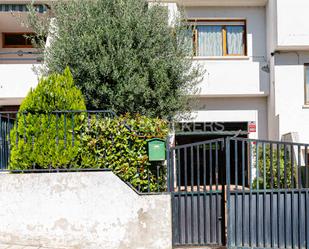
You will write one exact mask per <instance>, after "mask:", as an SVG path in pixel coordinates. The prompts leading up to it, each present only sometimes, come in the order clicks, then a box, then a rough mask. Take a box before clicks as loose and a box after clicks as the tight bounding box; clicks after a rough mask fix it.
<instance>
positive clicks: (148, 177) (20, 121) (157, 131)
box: [9, 68, 168, 191]
mask: <svg viewBox="0 0 309 249" xmlns="http://www.w3.org/2000/svg"><path fill="white" fill-rule="evenodd" d="M85 109H86V108H85V103H84V99H83V96H82V94H81V92H80V90H79V89H78V88H76V87H75V85H74V82H73V78H72V75H71V73H70V70H69V69H68V68H67V69H66V70H65V71H64V73H63V74H61V75H59V74H52V75H50V76H49V77H47V78H44V79H42V80H41V81H40V82H39V84H38V86H37V88H35V89H34V90H32V91H30V93H29V94H28V96H27V97H26V99H25V100H24V101H23V103H22V105H21V107H20V111H19V113H18V116H17V121H16V122H15V125H14V127H13V129H12V130H11V133H10V147H11V155H10V163H9V169H10V170H11V171H20V170H29V169H62V170H66V169H82V168H83V169H89V168H92V169H93V168H97V169H101V168H109V169H111V170H112V171H113V172H114V173H115V174H117V175H118V176H119V177H120V178H121V179H122V180H124V181H126V182H129V183H130V184H132V185H133V186H134V187H136V188H137V189H139V190H141V191H148V190H149V191H154V190H161V191H162V190H165V187H166V167H160V168H158V166H162V165H160V164H157V165H155V164H150V163H149V160H148V156H147V139H150V138H153V137H158V138H163V139H165V138H166V136H167V134H168V128H167V122H165V121H163V120H161V119H158V118H148V117H146V116H140V115H135V116H130V115H129V114H127V115H123V116H120V117H114V118H110V117H109V118H108V117H106V116H105V115H103V114H100V113H94V114H89V113H88V114H87V113H86V110H85ZM56 110H83V111H82V112H70V113H69V112H60V113H59V112H57V113H55V111H56ZM158 169H159V170H160V171H159V173H160V174H159V176H158V174H157V173H158Z"/></svg>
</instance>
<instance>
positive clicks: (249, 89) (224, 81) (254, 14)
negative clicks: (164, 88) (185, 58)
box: [185, 7, 269, 96]
mask: <svg viewBox="0 0 309 249" xmlns="http://www.w3.org/2000/svg"><path fill="white" fill-rule="evenodd" d="M185 12H186V17H187V18H190V19H191V18H192V19H194V18H205V19H214V18H220V19H226V18H236V19H237V18H238V19H246V20H247V50H248V56H241V57H234V58H233V57H196V58H195V61H196V63H199V64H200V65H203V67H204V68H205V70H206V72H205V74H204V77H203V81H202V82H201V84H200V85H199V87H200V89H201V91H200V94H201V95H203V96H213V95H217V96H225V95H227V96H241V95H242V96H267V95H268V93H269V80H268V79H269V75H268V73H266V72H264V71H262V70H261V67H263V66H265V65H267V60H266V23H265V8H264V7H187V8H185Z"/></svg>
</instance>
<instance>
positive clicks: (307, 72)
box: [305, 64, 309, 105]
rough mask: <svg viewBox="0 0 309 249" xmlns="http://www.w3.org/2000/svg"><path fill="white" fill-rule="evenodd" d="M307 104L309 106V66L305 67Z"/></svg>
mask: <svg viewBox="0 0 309 249" xmlns="http://www.w3.org/2000/svg"><path fill="white" fill-rule="evenodd" d="M305 104H306V105H309V64H306V65H305Z"/></svg>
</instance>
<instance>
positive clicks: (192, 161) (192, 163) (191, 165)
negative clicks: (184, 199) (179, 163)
mask: <svg viewBox="0 0 309 249" xmlns="http://www.w3.org/2000/svg"><path fill="white" fill-rule="evenodd" d="M190 153H191V154H190V158H191V160H190V167H191V168H190V169H191V177H190V178H191V192H193V191H194V190H193V188H194V169H193V167H194V160H193V155H194V153H193V146H190Z"/></svg>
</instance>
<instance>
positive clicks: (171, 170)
mask: <svg viewBox="0 0 309 249" xmlns="http://www.w3.org/2000/svg"><path fill="white" fill-rule="evenodd" d="M170 151H171V155H170V159H169V160H170V161H171V168H170V173H171V175H170V179H171V186H170V190H171V191H172V192H174V191H175V188H174V187H175V161H174V160H175V154H174V153H175V150H174V148H173V150H170ZM148 174H149V173H148ZM149 183H150V180H149Z"/></svg>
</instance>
